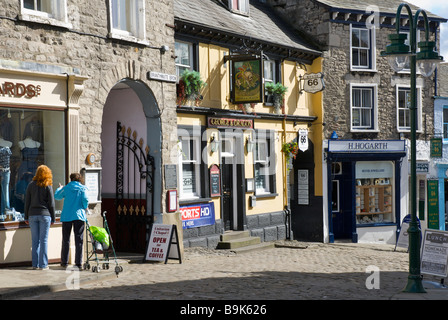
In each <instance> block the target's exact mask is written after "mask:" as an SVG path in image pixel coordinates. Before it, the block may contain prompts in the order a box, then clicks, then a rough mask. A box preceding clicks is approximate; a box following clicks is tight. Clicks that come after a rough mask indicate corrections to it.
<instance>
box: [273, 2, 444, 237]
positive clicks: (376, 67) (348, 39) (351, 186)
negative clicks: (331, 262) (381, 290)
mask: <svg viewBox="0 0 448 320" xmlns="http://www.w3.org/2000/svg"><path fill="white" fill-rule="evenodd" d="M268 3H270V4H271V5H272V6H273V7H274V8H275V9H276V11H277V12H278V13H279V14H281V15H282V16H284V17H286V18H287V19H288V20H289V22H290V23H291V25H292V26H293V27H294V28H296V29H297V30H299V31H301V32H304V33H306V34H308V35H309V37H310V39H313V40H314V41H315V43H316V44H318V45H319V46H320V47H321V48H322V50H323V66H322V70H323V73H324V79H325V85H326V86H325V90H324V92H323V109H324V116H323V119H321V120H322V122H324V123H325V127H324V136H325V139H327V143H324V149H323V152H324V153H325V154H326V168H327V169H326V170H325V171H326V172H324V182H323V183H324V185H328V189H327V192H326V195H324V198H325V200H324V208H323V211H324V214H323V220H324V231H323V234H324V237H323V238H324V241H330V242H331V241H334V240H335V239H341V238H349V239H351V240H352V241H354V242H357V241H365V242H389V243H395V240H396V236H397V231H398V229H399V228H397V226H398V227H399V224H400V222H401V220H402V219H403V217H404V215H405V214H406V212H407V211H408V210H407V208H408V202H409V199H408V179H409V176H408V174H409V173H408V156H409V154H408V152H407V150H408V147H407V145H408V144H409V139H410V125H409V113H408V112H409V110H408V109H407V108H408V106H407V103H408V101H409V100H408V99H409V96H410V94H409V88H410V80H409V79H410V77H409V70H408V71H405V70H404V71H403V72H399V73H395V72H394V71H393V70H392V69H391V67H390V66H389V65H388V63H387V60H386V59H385V58H383V57H381V55H380V53H381V51H383V50H385V48H386V46H387V45H388V44H389V43H390V42H389V40H388V35H389V34H391V33H394V32H395V24H396V23H399V24H400V26H401V29H400V31H401V32H408V31H406V30H409V19H408V18H407V16H406V14H407V11H405V10H403V11H402V16H401V19H400V21H396V12H397V8H398V6H399V5H400V3H401V1H371V2H370V1H363V2H360V3H357V4H354V2H353V1H345V0H340V1H331V0H322V1H295V0H271V1H268ZM411 7H412V10H413V12H414V13H415V11H416V10H417V8H416V7H414V6H411ZM427 13H428V19H429V28H430V30H429V34H430V40H432V41H434V40H435V41H439V31H440V29H439V28H440V24H441V23H444V22H446V19H444V18H442V17H438V16H436V15H434V14H432V13H430V12H427ZM408 34H409V32H408ZM424 36H425V35H424V32H423V23H422V21H420V23H419V32H418V35H417V41H420V40H422V41H423V40H425V39H424ZM437 81H438V78H437V75H432V76H431V77H429V78H424V77H422V76H419V77H418V79H417V91H418V92H417V99H418V120H417V122H418V123H417V126H418V128H417V139H418V141H417V150H418V154H417V160H418V161H419V162H420V163H422V164H425V163H427V162H428V161H429V157H430V155H429V148H430V144H429V141H430V139H431V138H432V137H433V132H434V125H433V124H434V111H433V96H434V95H435V88H436V83H437ZM367 110H368V111H367ZM335 139H337V141H332V140H335ZM390 141H402V142H403V141H404V143H405V144H403V147H399V148H396V149H395V148H394V149H389V150H388V149H382V150H375V151H374V152H371V150H370V152H366V151H367V150H363V151H362V152H360V150H355V151H353V150H351V151H347V146H350V143H352V142H356V143H358V142H359V144H357V145H359V146H361V145H363V146H365V145H366V144H364V143H366V142H373V143H376V142H379V143H382V142H386V144H385V146H386V145H387V143H388V142H390ZM402 142H400V143H402ZM389 147H390V143H389ZM387 168H389V169H387ZM361 171H363V172H365V171H370V172H372V171H389V173H388V174H387V178H386V177H385V176H384V177H382V176H378V175H374V174H372V175H368V174H364V176H363V175H362V174H361V173H360V172H361ZM361 177H362V178H361ZM385 181H386V182H387V183H388V184H387V185H388V186H387V187H386V186H384V185H386V184H385ZM375 183H381V186H372V187H370V186H369V187H368V186H367V185H370V184H375ZM383 183H384V185H383ZM418 185H419V190H418V192H417V194H418V195H419V203H420V207H419V210H420V213H421V215H420V217H423V218H424V217H425V214H426V211H425V210H426V209H425V208H426V203H427V199H426V173H424V172H420V173H419V176H418ZM389 188H390V189H391V190H388V189H389ZM368 189H370V190H368ZM385 190H387V191H385ZM369 191H370V192H372V193H373V194H374V195H371V196H370V200H371V201H373V202H375V203H374V204H372V205H370V208H369V205H368V204H367V200H365V199H367V196H364V192H369ZM389 193H391V194H392V196H391V197H392V198H389ZM386 194H387V197H385V198H383V197H384V196H385V195H386ZM366 195H367V193H366ZM384 199H387V200H384ZM379 202H382V203H383V204H382V205H381V206H380V205H379V204H378V203H379ZM388 215H389V218H386V217H387V216H388ZM423 220H426V221H427V217H426V218H424V219H423ZM425 225H426V224H425Z"/></svg>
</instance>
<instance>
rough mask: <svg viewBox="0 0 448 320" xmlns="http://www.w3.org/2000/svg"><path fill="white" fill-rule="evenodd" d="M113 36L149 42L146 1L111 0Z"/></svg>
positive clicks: (111, 34)
mask: <svg viewBox="0 0 448 320" xmlns="http://www.w3.org/2000/svg"><path fill="white" fill-rule="evenodd" d="M109 1H110V25H111V33H110V36H111V37H112V38H118V39H122V40H127V41H132V42H138V43H147V41H146V39H145V38H146V32H145V1H143V0H109Z"/></svg>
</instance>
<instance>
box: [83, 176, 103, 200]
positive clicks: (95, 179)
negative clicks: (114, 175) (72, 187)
mask: <svg viewBox="0 0 448 320" xmlns="http://www.w3.org/2000/svg"><path fill="white" fill-rule="evenodd" d="M82 173H83V175H84V185H85V186H86V187H87V197H88V198H89V203H100V202H101V168H83V169H82Z"/></svg>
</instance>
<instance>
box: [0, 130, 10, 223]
mask: <svg viewBox="0 0 448 320" xmlns="http://www.w3.org/2000/svg"><path fill="white" fill-rule="evenodd" d="M11 146H12V142H10V141H7V140H4V139H3V138H2V137H0V177H1V186H2V192H1V206H0V214H4V213H5V209H7V208H8V209H9V207H10V206H9V179H10V177H11V171H10V169H9V161H10V158H11V154H12V152H11V149H10V148H11Z"/></svg>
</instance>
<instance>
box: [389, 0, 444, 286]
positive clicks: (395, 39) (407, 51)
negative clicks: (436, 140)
mask: <svg viewBox="0 0 448 320" xmlns="http://www.w3.org/2000/svg"><path fill="white" fill-rule="evenodd" d="M403 7H405V8H406V10H407V11H408V15H409V34H410V39H409V45H407V44H405V41H406V39H407V35H406V34H400V33H399V32H400V16H401V10H402V8H403ZM420 14H422V16H423V19H424V27H425V36H426V41H421V42H419V43H418V47H419V48H420V52H417V50H416V49H417V46H416V38H417V30H418V19H419V15H420ZM395 24H396V33H395V34H391V35H389V40H390V41H391V44H390V45H388V46H387V47H386V51H383V52H381V55H382V56H385V57H387V58H388V60H389V64H390V65H391V67H392V69H394V70H395V71H400V70H402V69H403V68H404V67H405V66H406V64H407V61H408V59H409V64H410V71H411V73H410V75H411V106H410V112H411V188H410V200H411V203H410V209H411V221H410V224H409V229H408V234H409V275H408V282H407V285H406V287H405V288H404V290H403V291H404V292H415V293H420V292H426V291H425V289H424V288H423V284H422V277H421V274H420V230H419V228H418V222H417V196H416V185H417V181H416V179H417V173H416V127H417V126H416V123H417V86H416V78H417V64H418V67H419V71H420V73H421V74H422V75H423V76H425V77H429V76H430V75H431V74H432V73H433V72H434V70H435V68H436V66H437V64H438V63H440V62H441V61H442V59H443V58H442V57H441V56H439V54H438V53H437V52H435V51H434V48H435V42H433V41H429V25H428V17H427V16H426V12H425V11H424V10H422V9H419V10H417V12H416V13H415V16H414V17H413V16H412V11H411V8H410V7H409V5H407V4H406V3H402V4H400V6H399V7H398V9H397V16H396V22H395Z"/></svg>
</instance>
